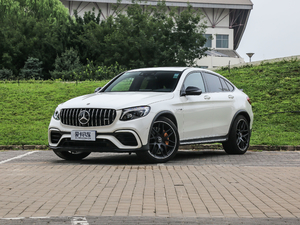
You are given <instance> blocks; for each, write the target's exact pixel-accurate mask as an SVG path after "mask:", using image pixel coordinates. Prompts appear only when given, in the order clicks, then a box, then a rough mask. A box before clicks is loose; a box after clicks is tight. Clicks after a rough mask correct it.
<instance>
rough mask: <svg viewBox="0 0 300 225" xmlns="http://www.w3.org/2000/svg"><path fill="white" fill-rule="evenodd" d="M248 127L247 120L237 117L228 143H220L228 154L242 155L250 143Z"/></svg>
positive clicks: (240, 116)
mask: <svg viewBox="0 0 300 225" xmlns="http://www.w3.org/2000/svg"><path fill="white" fill-rule="evenodd" d="M250 135H251V132H250V126H249V122H248V120H247V119H246V118H245V117H244V116H242V115H239V116H238V117H237V118H236V119H235V120H234V122H233V125H232V128H231V130H230V133H229V137H228V141H226V142H224V143H222V144H223V148H224V150H225V152H226V153H228V154H244V153H245V152H246V151H247V149H248V147H249V143H250Z"/></svg>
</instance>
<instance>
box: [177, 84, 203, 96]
mask: <svg viewBox="0 0 300 225" xmlns="http://www.w3.org/2000/svg"><path fill="white" fill-rule="evenodd" d="M201 94H202V90H201V89H199V88H197V87H194V86H188V87H187V88H186V89H185V91H183V92H182V93H181V96H186V95H201Z"/></svg>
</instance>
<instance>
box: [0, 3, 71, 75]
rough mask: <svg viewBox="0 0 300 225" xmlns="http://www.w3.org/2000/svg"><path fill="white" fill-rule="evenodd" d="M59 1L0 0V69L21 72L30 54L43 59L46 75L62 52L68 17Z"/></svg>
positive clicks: (15, 72)
mask: <svg viewBox="0 0 300 225" xmlns="http://www.w3.org/2000/svg"><path fill="white" fill-rule="evenodd" d="M68 17H69V15H68V11H67V9H66V8H65V7H64V6H63V5H62V3H61V2H60V1H59V0H39V1H36V0H1V1H0V69H1V68H6V69H10V70H12V71H13V73H14V74H19V71H20V69H21V68H22V67H23V66H24V63H25V61H26V60H27V59H28V57H33V58H37V59H39V60H40V61H43V62H44V63H45V64H44V68H45V69H44V70H43V72H44V73H45V74H44V75H45V78H46V79H48V78H50V77H49V73H48V71H49V70H50V69H51V68H52V65H53V63H54V60H55V57H56V55H57V54H61V52H63V46H62V44H61V42H60V36H59V32H58V31H59V30H60V27H61V26H62V24H64V23H65V22H66V21H67V20H68Z"/></svg>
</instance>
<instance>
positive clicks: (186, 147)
mask: <svg viewBox="0 0 300 225" xmlns="http://www.w3.org/2000/svg"><path fill="white" fill-rule="evenodd" d="M49 149H50V148H49V147H48V145H0V150H49ZM179 149H181V150H204V149H223V147H222V145H220V144H219V145H217V144H214V145H209V144H203V145H184V146H180V148H179ZM248 150H259V151H300V145H297V146H292V145H279V146H272V145H251V146H250V147H249V149H248Z"/></svg>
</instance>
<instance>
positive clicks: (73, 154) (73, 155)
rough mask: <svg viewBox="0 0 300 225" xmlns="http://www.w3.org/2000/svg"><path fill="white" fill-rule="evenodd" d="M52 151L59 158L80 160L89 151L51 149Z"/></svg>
mask: <svg viewBox="0 0 300 225" xmlns="http://www.w3.org/2000/svg"><path fill="white" fill-rule="evenodd" d="M53 152H54V153H55V154H56V155H57V156H58V157H60V158H62V159H65V160H81V159H83V158H85V157H87V156H88V155H89V154H91V153H90V152H79V151H66V152H58V151H55V150H53Z"/></svg>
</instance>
